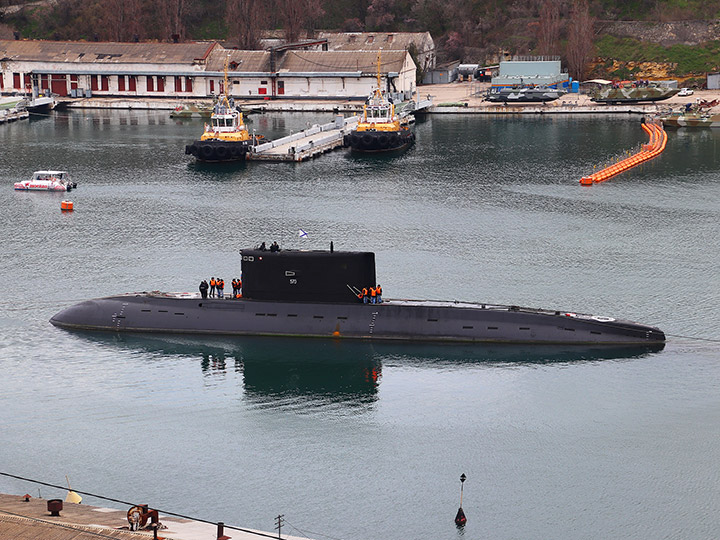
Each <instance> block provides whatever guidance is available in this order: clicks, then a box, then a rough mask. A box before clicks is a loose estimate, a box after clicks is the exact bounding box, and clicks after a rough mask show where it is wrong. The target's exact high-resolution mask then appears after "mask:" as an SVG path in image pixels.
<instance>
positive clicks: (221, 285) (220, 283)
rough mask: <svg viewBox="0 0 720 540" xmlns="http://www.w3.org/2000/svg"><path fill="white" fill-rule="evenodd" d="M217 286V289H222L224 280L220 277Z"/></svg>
mask: <svg viewBox="0 0 720 540" xmlns="http://www.w3.org/2000/svg"><path fill="white" fill-rule="evenodd" d="M217 286H218V289H224V288H225V282H224V281H223V280H222V279H221V280H220V281H218V284H217Z"/></svg>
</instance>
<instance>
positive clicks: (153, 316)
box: [50, 293, 665, 345]
mask: <svg viewBox="0 0 720 540" xmlns="http://www.w3.org/2000/svg"><path fill="white" fill-rule="evenodd" d="M50 322H51V323H52V324H53V325H55V326H57V327H60V328H66V329H77V330H101V331H115V332H159V333H174V334H208V335H260V336H262V335H267V336H302V337H315V338H335V339H342V338H351V339H364V340H406V341H445V342H488V343H492V342H494V343H548V344H618V345H627V344H658V343H662V342H664V341H665V334H664V333H663V332H662V331H661V330H659V329H658V328H655V327H653V326H648V325H644V324H639V323H635V322H631V321H626V320H620V319H614V318H611V317H596V316H592V315H585V314H579V313H571V312H560V311H548V310H542V309H532V308H522V307H517V306H499V305H489V304H476V303H464V302H436V301H418V300H387V301H384V302H383V303H380V304H363V303H360V302H357V303H323V302H287V301H277V300H252V299H216V298H209V299H202V298H200V297H199V295H196V294H188V293H184V294H173V293H136V294H126V295H119V296H110V297H106V298H98V299H94V300H87V301H85V302H81V303H79V304H76V305H74V306H71V307H69V308H67V309H65V310H63V311H61V312H59V313H57V314H56V315H54V316H53V317H52V318H51V319H50Z"/></svg>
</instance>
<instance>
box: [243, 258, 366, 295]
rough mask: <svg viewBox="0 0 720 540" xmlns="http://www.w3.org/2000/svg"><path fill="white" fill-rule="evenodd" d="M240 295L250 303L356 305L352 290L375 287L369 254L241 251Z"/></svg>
mask: <svg viewBox="0 0 720 540" xmlns="http://www.w3.org/2000/svg"><path fill="white" fill-rule="evenodd" d="M240 254H241V256H242V293H243V298H246V299H250V300H278V301H283V302H334V303H348V302H357V301H358V300H357V296H356V293H354V292H353V290H352V289H353V288H354V289H362V288H363V287H368V288H369V287H374V286H375V285H376V281H375V254H374V253H372V252H369V251H301V250H280V251H274V252H273V251H262V250H259V249H242V250H240Z"/></svg>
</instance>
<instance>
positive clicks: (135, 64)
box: [0, 40, 415, 99]
mask: <svg viewBox="0 0 720 540" xmlns="http://www.w3.org/2000/svg"><path fill="white" fill-rule="evenodd" d="M226 64H227V66H228V68H227V69H228V80H229V89H227V90H228V94H229V95H232V96H235V97H237V98H245V99H247V98H260V99H262V98H283V97H284V98H293V99H298V98H315V99H322V98H326V99H330V98H333V99H337V98H347V99H358V98H365V97H367V96H368V94H369V93H370V92H371V91H372V89H373V88H374V87H375V86H376V85H377V83H376V80H377V71H378V53H377V51H371V50H367V51H366V50H353V51H343V50H336V51H330V50H300V49H292V48H288V49H284V50H269V51H241V50H236V49H226V48H224V47H222V46H221V45H220V44H219V43H217V42H210V43H208V42H197V43H113V42H69V41H20V40H15V41H9V40H8V41H0V93H2V94H13V93H17V92H31V91H32V90H33V88H35V89H36V90H37V91H39V92H40V93H46V92H47V91H50V92H52V93H54V94H57V95H58V96H69V97H89V96H92V97H101V96H107V97H129V98H138V97H142V98H176V99H177V98H194V99H198V98H207V97H209V96H212V95H217V94H220V93H224V92H225V91H226V89H225V88H224V79H225V77H224V75H225V73H224V70H225V65H226ZM380 73H381V79H382V85H383V86H384V87H385V88H386V89H387V90H389V91H390V92H396V93H400V94H403V95H405V96H406V97H409V96H410V95H411V94H412V93H413V92H414V91H415V63H414V62H413V59H412V57H411V56H410V54H409V53H408V52H407V51H406V50H383V51H382V53H381V56H380Z"/></svg>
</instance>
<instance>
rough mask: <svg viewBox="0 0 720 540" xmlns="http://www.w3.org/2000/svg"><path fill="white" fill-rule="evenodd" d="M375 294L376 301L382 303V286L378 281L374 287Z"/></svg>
mask: <svg viewBox="0 0 720 540" xmlns="http://www.w3.org/2000/svg"><path fill="white" fill-rule="evenodd" d="M375 294H376V295H377V303H378V304H382V287H381V286H380V284H379V283H378V286H377V287H375Z"/></svg>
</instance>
